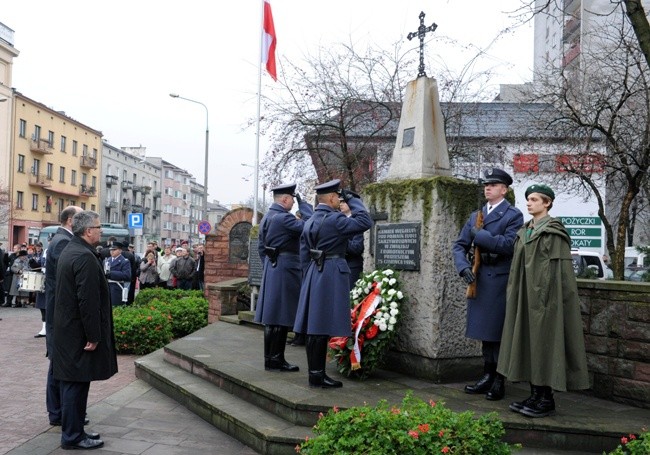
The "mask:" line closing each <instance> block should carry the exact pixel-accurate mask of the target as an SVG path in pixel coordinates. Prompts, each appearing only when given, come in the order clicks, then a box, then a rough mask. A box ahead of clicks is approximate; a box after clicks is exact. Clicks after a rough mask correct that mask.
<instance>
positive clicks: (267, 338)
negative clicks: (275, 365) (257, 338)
mask: <svg viewBox="0 0 650 455" xmlns="http://www.w3.org/2000/svg"><path fill="white" fill-rule="evenodd" d="M271 327H272V326H270V325H265V326H264V369H265V370H268V369H269V367H270V365H269V360H270V354H269V353H270V352H271V337H272V330H271Z"/></svg>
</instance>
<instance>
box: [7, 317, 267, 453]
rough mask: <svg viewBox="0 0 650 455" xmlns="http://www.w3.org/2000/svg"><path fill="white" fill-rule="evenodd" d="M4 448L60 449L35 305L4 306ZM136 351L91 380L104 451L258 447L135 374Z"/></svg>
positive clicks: (92, 412)
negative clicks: (110, 374) (49, 404)
mask: <svg viewBox="0 0 650 455" xmlns="http://www.w3.org/2000/svg"><path fill="white" fill-rule="evenodd" d="M0 318H2V320H1V321H0V454H6V453H10V454H11V455H20V454H31V455H39V454H43V455H45V454H59V453H68V451H63V450H61V449H60V447H59V444H60V427H51V426H50V424H49V421H48V416H47V412H46V408H45V379H46V373H47V368H48V362H49V361H48V360H47V358H46V357H45V338H34V335H35V334H36V333H37V332H38V331H39V330H40V328H41V318H40V311H39V310H37V309H34V308H0ZM135 359H136V357H135V356H118V366H119V372H118V374H116V375H115V376H113V377H112V378H111V379H109V380H107V381H96V382H92V383H91V385H90V394H89V396H88V417H89V418H90V420H91V423H90V425H89V427H88V428H89V429H90V430H91V431H98V432H100V433H101V434H102V438H103V440H104V442H105V444H106V445H105V446H104V447H103V448H102V449H99V450H94V451H93V453H94V454H97V455H100V454H113V455H114V454H117V453H120V454H146V455H150V454H151V455H154V454H156V455H158V454H163V455H164V454H199V453H201V454H220V455H235V454H242V455H254V454H255V451H253V450H252V449H250V448H249V447H246V446H245V445H243V444H241V443H240V442H239V441H237V440H235V439H234V438H231V437H230V436H228V435H226V434H224V433H222V432H221V431H219V430H217V429H216V428H214V427H213V426H211V425H209V424H208V423H206V422H205V421H203V420H202V419H201V418H200V417H198V416H196V415H194V414H192V413H191V412H190V411H188V410H187V409H186V408H185V407H183V406H181V405H179V404H178V403H177V402H175V401H174V400H172V399H170V398H168V397H167V396H165V395H163V394H162V393H160V392H158V391H156V390H155V389H152V388H151V387H150V386H149V385H148V384H146V383H144V382H143V381H140V380H138V379H136V377H135V373H134V371H135V366H134V364H133V361H134V360H135Z"/></svg>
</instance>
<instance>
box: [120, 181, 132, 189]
mask: <svg viewBox="0 0 650 455" xmlns="http://www.w3.org/2000/svg"><path fill="white" fill-rule="evenodd" d="M131 188H133V182H130V181H128V180H124V181H123V182H122V189H123V190H130V189H131Z"/></svg>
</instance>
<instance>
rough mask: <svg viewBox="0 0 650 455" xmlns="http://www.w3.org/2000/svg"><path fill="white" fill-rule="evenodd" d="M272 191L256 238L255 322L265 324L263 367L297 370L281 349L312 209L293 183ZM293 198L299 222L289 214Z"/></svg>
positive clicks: (290, 318)
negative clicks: (258, 265) (259, 280)
mask: <svg viewBox="0 0 650 455" xmlns="http://www.w3.org/2000/svg"><path fill="white" fill-rule="evenodd" d="M271 191H273V204H271V207H269V211H268V213H267V214H266V215H264V218H262V222H261V223H260V231H259V236H258V239H259V244H258V248H259V255H260V258H261V260H262V264H263V265H264V270H263V272H262V285H261V289H260V298H259V301H258V303H257V309H256V311H255V322H260V323H262V324H264V368H265V369H267V370H271V371H298V366H297V365H291V364H290V363H288V362H287V361H286V360H285V359H284V347H285V344H286V341H287V332H288V331H289V328H290V327H293V323H294V320H295V317H296V308H297V307H298V296H299V294H300V282H301V278H302V271H301V268H300V257H299V251H300V234H301V233H302V228H303V226H304V224H305V221H306V220H308V219H309V217H310V216H311V215H312V214H313V213H314V210H313V208H312V206H311V205H309V204H308V203H307V202H304V201H303V200H302V199H301V198H300V195H299V194H297V193H296V192H295V191H296V184H295V183H288V184H285V185H280V186H276V187H275V188H271ZM294 197H295V198H296V200H297V202H298V207H299V209H300V212H301V213H302V216H303V218H302V219H299V218H296V217H295V216H294V215H292V214H291V213H290V212H289V210H291V207H293V198H294Z"/></svg>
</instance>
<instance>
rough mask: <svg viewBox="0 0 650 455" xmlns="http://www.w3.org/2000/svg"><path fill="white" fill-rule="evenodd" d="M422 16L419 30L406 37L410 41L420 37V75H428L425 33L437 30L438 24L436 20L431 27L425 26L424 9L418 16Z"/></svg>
mask: <svg viewBox="0 0 650 455" xmlns="http://www.w3.org/2000/svg"><path fill="white" fill-rule="evenodd" d="M418 17H419V18H420V26H419V27H418V31H417V32H411V33H409V34H408V35H406V37H407V38H408V39H409V41H410V40H411V39H413V38H415V37H416V36H417V37H418V38H419V39H420V66H418V77H420V76H424V77H426V76H427V73H425V72H424V35H425V34H426V33H427V32H432V33H433V32H435V31H436V29H437V28H438V25H436V23H435V22H434V23H433V24H431V25H430V26H429V27H425V26H424V11H422V12H420V15H419V16H418Z"/></svg>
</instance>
